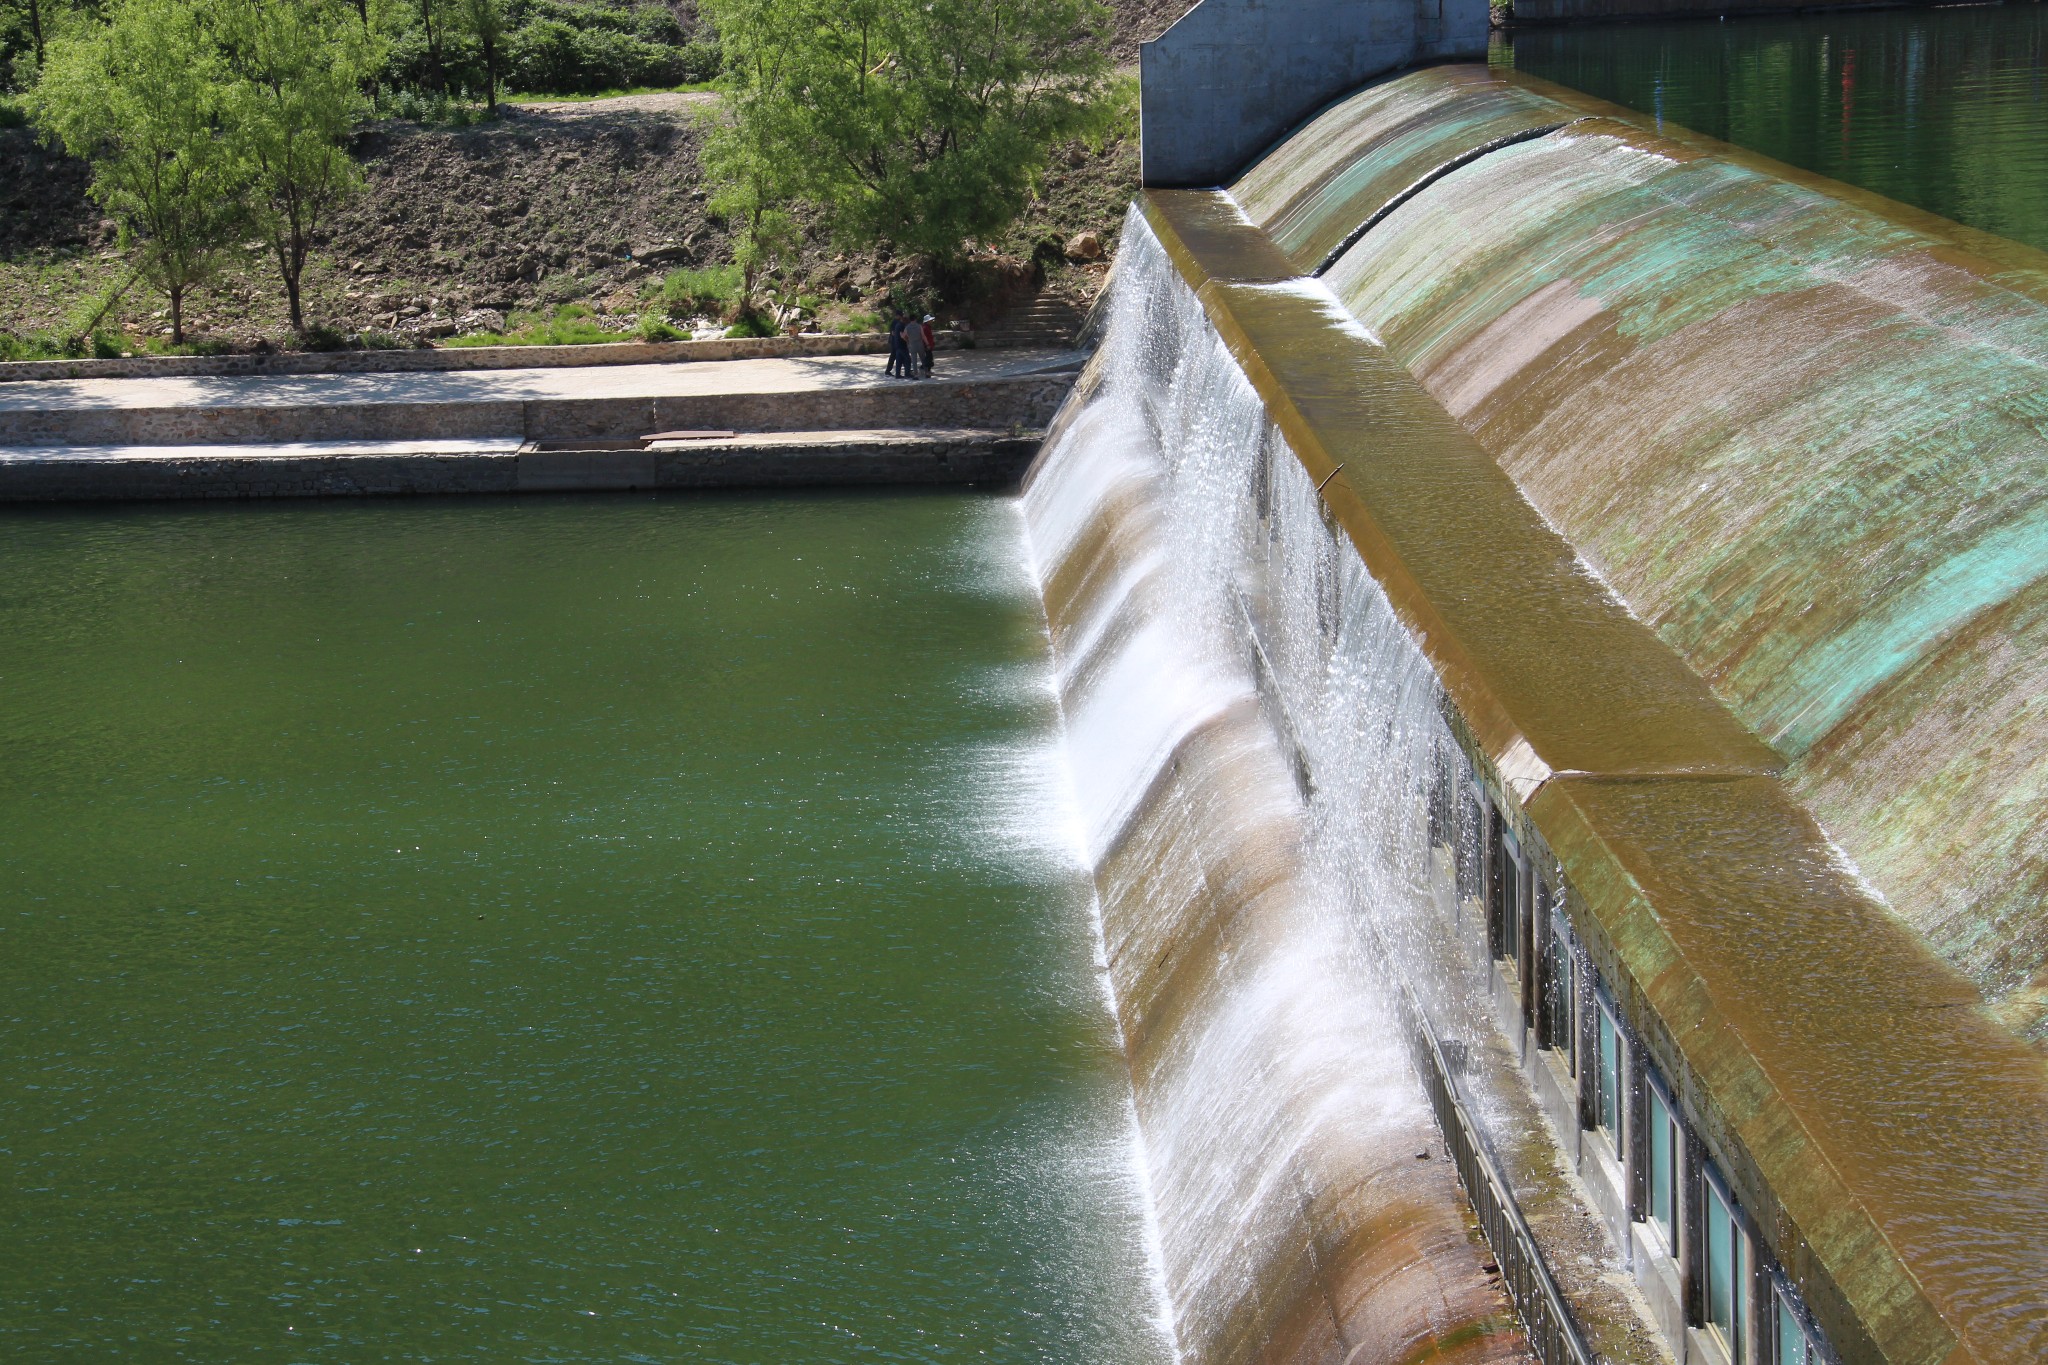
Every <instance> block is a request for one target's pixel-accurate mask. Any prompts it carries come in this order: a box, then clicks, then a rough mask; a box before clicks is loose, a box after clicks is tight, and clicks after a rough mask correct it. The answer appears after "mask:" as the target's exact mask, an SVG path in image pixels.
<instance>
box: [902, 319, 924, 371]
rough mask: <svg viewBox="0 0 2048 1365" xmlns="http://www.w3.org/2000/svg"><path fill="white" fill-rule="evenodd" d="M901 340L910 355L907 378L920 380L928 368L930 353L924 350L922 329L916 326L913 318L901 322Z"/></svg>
mask: <svg viewBox="0 0 2048 1365" xmlns="http://www.w3.org/2000/svg"><path fill="white" fill-rule="evenodd" d="M903 340H904V342H905V343H907V349H908V351H909V354H910V374H909V377H910V378H912V379H917V378H920V377H921V376H922V374H923V372H924V371H926V370H927V369H928V368H929V366H930V361H929V358H928V357H929V356H930V354H931V353H930V352H929V351H927V350H925V345H924V328H923V327H921V326H919V325H918V323H917V320H916V319H915V318H905V319H904V320H903Z"/></svg>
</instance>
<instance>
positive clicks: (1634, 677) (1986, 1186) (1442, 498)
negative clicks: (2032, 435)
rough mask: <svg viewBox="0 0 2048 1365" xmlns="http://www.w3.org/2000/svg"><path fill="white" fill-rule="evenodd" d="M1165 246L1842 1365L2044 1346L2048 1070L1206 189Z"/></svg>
mask: <svg viewBox="0 0 2048 1365" xmlns="http://www.w3.org/2000/svg"><path fill="white" fill-rule="evenodd" d="M1143 207H1144V211H1145V214H1146V217H1147V220H1148V222H1149V223H1150V224H1151V226H1152V228H1153V230H1154V232H1155V233H1156V234H1157V235H1158V236H1159V238H1160V240H1161V242H1162V243H1163V244H1164V245H1165V247H1166V250H1167V252H1168V254H1169V255H1170V257H1171V258H1172V259H1173V260H1174V262H1175V264H1176V266H1177V267H1178V269H1179V270H1180V272H1181V274H1182V275H1183V277H1184V278H1185V279H1186V281H1187V282H1188V284H1189V285H1190V287H1192V288H1193V289H1194V290H1195V291H1196V293H1197V296H1198V298H1199V299H1200V300H1201V302H1202V303H1203V305H1204V307H1205V310H1206V311H1207V313H1208V315H1209V317H1210V319H1211V321H1212V322H1213V323H1214V324H1215V326H1216V327H1217V330H1218V332H1219V333H1220V334H1221V335H1222V336H1223V338H1224V340H1225V342H1226V343H1227V344H1228V345H1229V346H1230V348H1231V350H1232V352H1233V354H1234V355H1235V356H1236V358H1237V359H1238V361H1239V363H1240V364H1241V365H1242V366H1243V368H1244V370H1245V373H1246V374H1247V376H1248V377H1249V378H1250V380H1251V382H1252V383H1253V385H1254V387H1255V388H1256V389H1257V390H1258V392H1259V394H1260V396H1261V398H1262V399H1263V400H1264V402H1265V404H1266V407H1267V411H1268V413H1269V415H1270V416H1271V417H1272V418H1273V420H1274V421H1275V422H1276V424H1277V425H1278V426H1279V427H1280V429H1281V430H1282V432H1283V433H1284V434H1285V435H1286V437H1287V439H1288V442H1289V444H1290V445H1291V446H1292V447H1293V449H1294V450H1295V452H1296V455H1297V457H1298V458H1299V459H1300V460H1301V461H1302V464H1303V466H1304V467H1305V468H1306V469H1307V471H1308V473H1309V475H1310V476H1311V477H1312V478H1314V479H1315V480H1316V481H1317V483H1318V484H1319V485H1321V487H1322V496H1323V499H1324V502H1325V504H1326V506H1327V508H1328V511H1329V515H1330V517H1331V518H1332V520H1333V522H1334V523H1335V524H1336V525H1337V526H1338V527H1339V528H1341V529H1342V531H1343V532H1344V534H1345V535H1346V536H1347V537H1348V538H1349V539H1350V541H1351V543H1352V544H1353V545H1354V547H1355V548H1356V549H1357V551H1358V553H1359V554H1360V556H1361V558H1362V559H1363V560H1364V561H1365V563H1366V565H1367V566H1368V567H1369V568H1370V569H1371V570H1372V572H1373V574H1374V576H1375V578H1376V579H1377V580H1378V581H1379V583H1380V584H1381V586H1382V587H1383V588H1384V589H1385V590H1386V591H1387V593H1388V595H1389V597H1390V598H1391V599H1392V600H1393V603H1394V606H1395V609H1396V611H1397V612H1398V613H1399V614H1400V615H1401V617H1402V619H1403V621H1404V622H1405V623H1406V624H1407V626H1408V627H1409V629H1410V630H1411V631H1412V632H1413V633H1414V635H1415V636H1416V637H1417V639H1418V640H1419V641H1420V643H1421V644H1422V647H1423V649H1424V651H1425V653H1426V654H1427V655H1428V657H1429V658H1430V660H1431V662H1432V664H1433V665H1434V666H1435V668H1436V670H1437V672H1438V675H1439V677H1440V678H1441V679H1442V681H1443V682H1444V685H1445V687H1446V690H1447V692H1448V693H1449V695H1450V697H1451V699H1452V701H1453V702H1454V704H1455V705H1456V706H1457V707H1458V710H1459V712H1460V714H1461V716H1462V717H1463V719H1464V721H1465V722H1466V724H1467V726H1468V727H1469V729H1470V731H1471V733H1472V735H1473V737H1474V739H1475V740H1476V741H1477V742H1478V744H1479V745H1480V747H1481V748H1482V749H1483V750H1484V752H1485V753H1486V755H1487V757H1488V758H1489V759H1490V760H1491V761H1492V762H1493V763H1494V765H1495V767H1496V769H1497V770H1498V772H1499V773H1500V775H1501V777H1502V779H1503V781H1504V782H1505V783H1506V784H1507V785H1508V787H1509V788H1510V790H1511V791H1513V792H1514V794H1515V795H1517V796H1518V797H1520V798H1521V799H1523V800H1524V801H1526V802H1527V803H1528V813H1529V816H1530V818H1531V819H1532V820H1533V822H1534V823H1535V825H1536V827H1537V829H1538V830H1539V831H1540V832H1541V833H1542V835H1543V837H1544V839H1545V840H1546V842H1548V843H1549V844H1550V846H1551V848H1552V849H1553V850H1554V851H1555V852H1556V853H1557V854H1558V855H1559V856H1560V858H1561V859H1562V860H1563V862H1564V865H1565V871H1566V874H1567V877H1568V878H1569V880H1570V881H1571V883H1572V886H1573V889H1574V896H1575V901H1574V905H1573V911H1574V916H1573V917H1574V920H1575V922H1576V923H1577V925H1578V927H1579V929H1580V931H1581V933H1582V935H1583V936H1584V937H1585V938H1586V939H1587V941H1588V944H1589V948H1590V950H1591V951H1592V952H1593V953H1594V955H1595V957H1596V959H1598V960H1600V962H1601V965H1602V966H1603V967H1604V968H1605V969H1606V970H1607V972H1608V974H1609V979H1610V981H1612V982H1614V983H1616V985H1617V988H1618V989H1619V990H1620V991H1621V993H1622V994H1623V995H1624V996H1625V997H1626V999H1625V1000H1624V1002H1623V1003H1624V1008H1625V1009H1626V1010H1627V1012H1628V1014H1629V1016H1630V1018H1631V1022H1632V1023H1633V1024H1634V1025H1635V1026H1636V1028H1637V1030H1638V1032H1639V1033H1641V1034H1642V1035H1643V1036H1644V1037H1645V1038H1646V1039H1647V1040H1648V1041H1649V1044H1650V1047H1651V1049H1652V1053H1653V1055H1654V1056H1655V1057H1656V1058H1657V1060H1658V1061H1659V1063H1660V1065H1661V1067H1662V1069H1664V1070H1665V1071H1666V1073H1667V1074H1668V1075H1670V1076H1672V1077H1673V1079H1674V1081H1675V1082H1676V1083H1677V1084H1679V1085H1680V1086H1681V1087H1682V1088H1683V1089H1684V1091H1685V1094H1686V1099H1687V1101H1688V1103H1687V1107H1688V1109H1689V1110H1690V1111H1692V1112H1693V1113H1695V1114H1696V1115H1699V1116H1701V1117H1702V1118H1703V1130H1704V1131H1705V1133H1706V1136H1707V1138H1708V1140H1709V1141H1710V1142H1711V1143H1712V1144H1713V1145H1714V1146H1715V1147H1716V1148H1717V1149H1719V1151H1720V1152H1721V1154H1722V1156H1723V1164H1726V1165H1728V1166H1729V1167H1730V1168H1731V1169H1730V1171H1729V1175H1730V1177H1731V1179H1732V1180H1733V1181H1735V1182H1736V1183H1737V1186H1738V1197H1739V1198H1741V1199H1742V1200H1743V1201H1744V1203H1745V1207H1747V1208H1749V1209H1751V1210H1752V1211H1753V1213H1754V1214H1755V1216H1756V1219H1757V1222H1758V1225H1759V1230H1760V1232H1761V1233H1762V1235H1763V1237H1764V1240H1765V1242H1766V1244H1767V1245H1768V1246H1769V1247H1770V1249H1771V1251H1772V1252H1773V1254H1774V1255H1776V1256H1777V1258H1778V1259H1779V1260H1780V1262H1781V1263H1783V1264H1785V1265H1786V1266H1788V1268H1791V1269H1792V1270H1794V1271H1795V1272H1799V1273H1800V1274H1801V1278H1802V1280H1803V1281H1805V1282H1806V1283H1807V1284H1808V1285H1809V1286H1811V1288H1810V1292H1809V1298H1810V1299H1811V1300H1812V1305H1811V1306H1812V1307H1813V1308H1814V1309H1815V1310H1816V1312H1817V1313H1818V1314H1819V1315H1820V1317H1821V1319H1822V1325H1823V1327H1824V1329H1825V1330H1827V1331H1828V1332H1829V1334H1830V1337H1831V1339H1832V1340H1833V1341H1834V1342H1835V1343H1836V1344H1837V1346H1838V1348H1839V1349H1841V1350H1842V1351H1843V1352H1844V1354H1845V1356H1846V1357H1848V1358H1850V1359H1882V1360H1887V1361H1901V1362H1904V1361H1913V1362H1929V1363H1930V1365H1931V1363H1932V1362H1955V1363H1957V1365H1960V1362H1964V1361H1985V1362H1990V1361H2007V1360H2022V1359H2040V1358H2043V1352H2044V1348H2048V1328H2044V1325H2043V1324H2042V1323H2041V1322H2040V1321H2039V1319H2038V1316H2036V1315H2031V1314H2029V1313H2028V1312H2027V1305H2028V1304H2029V1303H2035V1302H2038V1298H2039V1294H2040V1285H2041V1283H2043V1282H2044V1280H2048V1248H2044V1242H2043V1239H2042V1238H2041V1237H2040V1236H2039V1235H2038V1233H2039V1231H2040V1230H2039V1229H2038V1228H2033V1227H2031V1226H2030V1225H2029V1224H2028V1221H2027V1220H2028V1217H2029V1215H2028V1214H2027V1213H2025V1212H2023V1211H2021V1210H2019V1209H2018V1208H2016V1207H2015V1205H2013V1204H2011V1203H2008V1202H2007V1201H2004V1200H2001V1198H2000V1197H1999V1196H2000V1191H2001V1190H2003V1189H2009V1188H2012V1183H2011V1182H2014V1181H2018V1182H2022V1187H2026V1188H2037V1187H2038V1186H2039V1184H2040V1183H2041V1182H2043V1181H2044V1180H2048V1074H2044V1072H2043V1069H2042V1067H2041V1065H2040V1062H2039V1060H2038V1058H2036V1057H2035V1056H2034V1055H2033V1054H2032V1053H2031V1052H2030V1051H2029V1050H2027V1049H2026V1048H2025V1047H2024V1046H2023V1045H2022V1044H2020V1043H2019V1042H2018V1041H2017V1040H2015V1039H2013V1038H2012V1037H2011V1035H2010V1034H2008V1033H2006V1032H2005V1031H2003V1030H2002V1029H2000V1028H1998V1027H1997V1025H1996V1024H1995V1023H1994V1022H1993V1021H1991V1020H1990V1019H1989V1017H1988V1016H1987V1015H1985V1014H1984V1012H1983V1010H1982V1008H1981V1004H1980V1002H1979V999H1978V997H1977V995H1976V993H1975V991H1974V990H1973V989H1972V988H1971V987H1970V985H1969V983H1968V982H1967V981H1965V980H1964V979H1963V978H1961V977H1960V976H1958V975H1957V974H1956V973H1955V972H1954V971H1952V970H1951V969H1950V968H1948V967H1947V966H1946V965H1945V964H1943V963H1942V962H1940V960H1939V959H1937V958H1936V957H1935V956H1934V955H1933V954H1932V953H1931V952H1930V951H1928V949H1927V948H1926V946H1925V945H1924V944H1922V943H1921V942H1920V941H1919V940H1918V939H1917V938H1915V937H1914V936H1912V935H1911V933H1910V932H1909V931H1907V930H1906V929H1905V928H1904V927H1903V926H1901V925H1900V924H1899V923H1898V922H1897V920H1896V919H1895V918H1893V917H1892V916H1891V915H1890V914H1889V913H1888V912H1887V911H1886V909H1885V907H1884V906H1883V905H1882V904H1881V903H1880V902H1878V901H1877V900H1876V898H1875V897H1874V896H1873V895H1872V894H1870V893H1869V892H1868V891H1867V889H1866V888H1865V887H1863V886H1862V884H1861V883H1860V882H1859V881H1858V880H1857V878H1856V877H1855V875H1854V873H1853V871H1852V870H1851V869H1850V868H1849V867H1848V866H1847V865H1846V862H1845V860H1844V859H1843V858H1842V857H1841V856H1840V855H1839V853H1838V852H1837V851H1836V850H1835V849H1834V847H1833V846H1832V844H1831V843H1829V841H1828V840H1827V838H1826V836H1825V834H1824V833H1823V832H1822V831H1821V830H1820V829H1819V828H1818V827H1817V826H1816V825H1815V824H1814V823H1813V821H1812V819H1811V818H1810V816H1808V815H1807V814H1806V812H1805V811H1804V810H1803V809H1802V808H1800V807H1799V806H1798V805H1797V804H1796V803H1795V802H1794V801H1793V800H1792V799H1791V797H1790V796H1789V795H1788V794H1787V793H1786V791H1785V789H1784V787H1783V785H1782V784H1781V783H1780V782H1779V781H1778V780H1777V779H1776V777H1775V775H1774V774H1775V771H1776V766H1777V759H1776V756H1775V755H1774V754H1773V752H1772V751H1771V750H1770V749H1768V748H1767V747H1766V746H1764V745H1763V744H1762V743H1761V741H1759V740H1757V739H1756V738H1755V737H1754V736H1753V735H1751V734H1750V733H1749V732H1748V731H1747V730H1745V729H1744V728H1743V727H1742V726H1741V725H1740V724H1739V723H1738V722H1737V721H1736V720H1735V719H1734V717H1732V716H1731V715H1729V714H1728V713H1727V712H1726V710H1725V709H1724V708H1723V707H1722V706H1721V705H1720V704H1719V703H1718V702H1717V701H1716V700H1714V698H1713V697H1712V695H1711V693H1710V692H1709V691H1708V690H1707V688H1706V686H1705V684H1704V683H1703V682H1702V681H1701V680H1700V679H1699V678H1698V677H1697V675H1694V674H1693V673H1691V671H1690V670H1689V669H1687V668H1686V667H1685V665H1684V664H1683V662H1682V661H1681V660H1680V659H1679V658H1678V656H1677V655H1676V654H1675V653H1674V652H1673V651H1671V650H1670V649H1669V648H1668V647H1667V646H1665V645H1664V644H1663V643H1662V642H1661V641H1659V640H1658V639H1657V638H1656V637H1655V636H1654V635H1653V634H1652V633H1651V631H1650V630H1649V629H1648V628H1647V627H1646V626H1644V625H1643V624H1642V623H1641V622H1639V621H1637V620H1635V619H1634V618H1633V617H1631V616H1629V614H1628V613H1627V612H1626V610H1625V609H1624V608H1623V607H1622V606H1621V604H1620V603H1619V602H1618V601H1617V600H1616V599H1615V598H1614V596H1613V594H1612V593H1610V592H1608V591H1607V590H1606V588H1605V586H1604V585H1603V584H1601V583H1600V582H1598V581H1597V580H1596V579H1594V578H1593V577H1592V576H1591V575H1590V574H1589V573H1588V572H1587V571H1586V570H1585V569H1584V567H1583V566H1582V565H1581V564H1580V562H1579V561H1578V559H1577V556H1576V555H1575V554H1574V553H1573V551H1572V549H1571V547H1570V546H1569V545H1568V544H1567V543H1566V542H1564V541H1563V540H1562V538H1561V537H1559V536H1558V535H1557V533H1556V532H1555V531H1554V530H1552V528H1551V527H1550V526H1549V525H1548V524H1547V523H1546V522H1544V521H1543V519H1542V518H1541V516H1540V515H1539V514H1537V513H1536V511H1535V510H1534V509H1533V507H1531V506H1530V505H1529V504H1528V502H1527V501H1526V500H1525V499H1524V498H1522V496H1521V495H1520V492H1519V490H1518V489H1516V488H1515V486H1514V484H1513V483H1512V481H1511V480H1509V479H1508V477H1507V476H1506V474H1505V473H1504V472H1502V471H1501V470H1500V468H1499V466H1498V465H1497V464H1495V463H1494V462H1493V460H1492V459H1491V458H1490V457H1488V456H1487V455H1486V454H1485V452H1484V451H1483V450H1481V449H1480V448H1479V447H1478V446H1477V445H1476V443H1474V442H1473V441H1472V440H1471V438H1470V437H1469V436H1467V435H1466V433H1465V432H1464V431H1463V430H1462V429H1461V428H1459V427H1457V426H1456V424H1455V423H1454V422H1453V420H1452V419H1451V417H1450V416H1449V414H1448V413H1446V412H1444V411H1443V410H1442V408H1441V407H1439V406H1438V405H1436V403H1435V402H1434V400H1432V399H1430V398H1429V397H1428V396H1427V395H1426V394H1425V393H1424V392H1423V391H1422V390H1421V388H1420V386H1419V385H1418V384H1417V383H1416V382H1415V381H1414V380H1413V378H1412V377H1411V376H1410V375H1409V374H1408V372H1407V370H1406V369H1405V368H1404V367H1402V366H1401V365H1400V364H1399V363H1398V362H1397V361H1395V360H1394V359H1393V358H1392V357H1390V356H1389V355H1387V353H1386V352H1385V350H1384V349H1383V348H1382V347H1380V346H1379V345H1378V344H1377V342H1376V340H1375V339H1374V338H1372V337H1370V335H1369V334H1367V333H1365V332H1364V331H1363V329H1361V328H1359V327H1357V326H1356V325H1355V324H1348V325H1347V322H1346V320H1345V319H1344V318H1341V317H1339V316H1337V315H1336V312H1335V310H1333V309H1332V308H1330V307H1329V305H1328V304H1327V303H1326V302H1325V301H1322V300H1319V299H1318V298H1317V297H1316V294H1315V293H1314V292H1313V291H1310V290H1306V289H1302V288H1300V287H1298V286H1290V285H1289V284H1288V281H1289V279H1290V278H1291V276H1292V271H1291V270H1287V269H1285V268H1284V267H1283V266H1282V265H1281V264H1280V262H1282V261H1284V257H1281V256H1280V253H1279V252H1278V249H1277V247H1274V246H1273V245H1272V243H1271V242H1270V240H1265V239H1264V234H1263V233H1261V232H1260V231H1259V230H1258V229H1257V228H1255V227H1253V226H1252V225H1251V224H1250V223H1249V222H1248V221H1247V220H1246V219H1245V218H1244V217H1243V215H1242V214H1241V213H1240V212H1239V210H1238V209H1237V208H1236V206H1235V205H1234V204H1232V203H1230V202H1229V201H1228V200H1227V199H1226V198H1225V197H1224V196H1222V195H1220V194H1206V193H1202V192H1193V191H1177V192H1156V191H1155V192H1152V193H1149V194H1148V195H1147V196H1146V197H1145V199H1144V201H1143Z"/></svg>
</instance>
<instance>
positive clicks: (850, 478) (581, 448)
mask: <svg viewBox="0 0 2048 1365" xmlns="http://www.w3.org/2000/svg"><path fill="white" fill-rule="evenodd" d="M1042 436H1043V433H1042V432H1040V431H1037V430H1016V429H1010V428H1002V429H989V428H973V427H946V428H925V429H905V428H889V427H874V428H861V429H833V430H812V431H777V432H755V433H750V434H744V435H735V436H731V437H726V438H722V439H716V440H705V441H691V442H684V441H674V442H663V443H661V447H660V448H658V449H652V450H645V449H641V448H640V446H639V443H638V442H637V441H623V442H604V443H592V442H578V441H575V440H569V441H563V442H551V443H546V444H545V445H544V444H543V443H540V442H533V441H522V440H519V439H516V438H481V439H480V438H442V439H426V440H327V441H298V442H246V443H237V444H225V445H205V446H195V445H189V444H179V445H49V446H6V447H0V502H70V501H104V500H112V499H163V498H280V497H361V496H369V495H411V494H432V493H536V492H575V491H590V490H599V489H614V490H618V489H691V488H694V489H704V488H764V487H800V486H831V485H860V484H984V485H997V486H1008V485H1011V484H1014V483H1016V482H1017V480H1018V479H1019V478H1021V477H1022V475H1023V472H1024V470H1025V468H1026V467H1027V466H1028V465H1029V464H1030V462H1031V459H1032V457H1033V456H1034V455H1035V454H1036V453H1037V451H1038V445H1039V441H1040V439H1041V438H1042Z"/></svg>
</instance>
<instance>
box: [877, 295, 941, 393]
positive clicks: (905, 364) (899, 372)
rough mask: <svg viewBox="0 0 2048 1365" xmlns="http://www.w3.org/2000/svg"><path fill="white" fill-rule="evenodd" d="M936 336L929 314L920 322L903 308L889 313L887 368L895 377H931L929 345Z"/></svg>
mask: <svg viewBox="0 0 2048 1365" xmlns="http://www.w3.org/2000/svg"><path fill="white" fill-rule="evenodd" d="M937 341H938V337H937V336H936V335H934V334H933V332H932V315H931V314H930V313H926V314H925V315H924V320H923V321H922V322H920V321H918V320H917V319H916V318H914V317H911V316H910V315H909V314H908V313H905V312H904V311H903V310H902V309H900V308H898V309H895V310H893V311H892V312H891V313H890V315H889V369H888V373H889V375H890V376H891V377H892V378H895V379H930V378H931V377H932V347H933V345H934V344H935V343H936V342H937Z"/></svg>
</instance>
